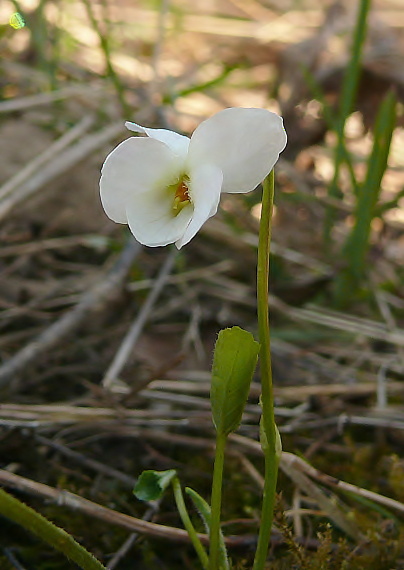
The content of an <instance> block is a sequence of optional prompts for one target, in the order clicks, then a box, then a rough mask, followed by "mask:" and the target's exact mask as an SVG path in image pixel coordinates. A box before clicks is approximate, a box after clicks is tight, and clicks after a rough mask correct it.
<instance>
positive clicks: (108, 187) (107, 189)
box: [100, 137, 182, 224]
mask: <svg viewBox="0 0 404 570" xmlns="http://www.w3.org/2000/svg"><path fill="white" fill-rule="evenodd" d="M181 169H182V161H181V160H179V159H178V157H177V156H176V155H174V154H173V153H172V151H171V150H170V149H169V148H168V147H167V146H166V145H165V144H163V143H161V142H159V141H157V140H154V139H146V138H136V137H131V138H129V139H127V140H126V141H124V142H122V143H121V144H120V145H118V146H117V147H116V149H115V150H113V151H112V152H111V154H109V155H108V156H107V158H106V160H105V162H104V165H103V167H102V176H101V180H100V194H101V202H102V205H103V207H104V210H105V212H106V214H107V216H108V217H109V218H111V220H113V221H114V222H118V223H120V224H126V223H127V221H128V220H127V217H126V204H127V202H128V200H130V199H131V198H132V197H133V196H134V195H135V196H136V195H138V194H140V193H142V192H146V191H148V190H149V189H150V188H151V187H153V186H156V185H157V184H158V183H159V182H160V183H161V184H162V183H163V181H164V182H165V184H169V183H170V182H171V181H172V180H173V179H174V178H175V176H176V175H177V174H178V173H179V172H180V171H181Z"/></svg>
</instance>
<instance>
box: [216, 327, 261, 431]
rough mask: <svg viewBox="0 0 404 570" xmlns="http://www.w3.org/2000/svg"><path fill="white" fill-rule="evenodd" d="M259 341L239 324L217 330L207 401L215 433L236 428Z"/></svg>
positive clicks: (252, 371) (245, 397)
mask: <svg viewBox="0 0 404 570" xmlns="http://www.w3.org/2000/svg"><path fill="white" fill-rule="evenodd" d="M259 348H260V345H259V344H258V342H256V341H255V340H254V337H253V336H252V334H251V333H249V332H247V331H245V330H243V329H241V328H240V327H232V328H231V329H224V330H222V331H220V333H219V336H218V339H217V341H216V346H215V352H214V356H213V366H212V385H211V391H210V401H211V405H212V415H213V423H214V425H215V427H216V430H217V432H218V433H222V434H225V435H228V434H229V433H230V432H232V431H234V430H236V429H237V428H238V426H239V425H240V422H241V416H242V414H243V410H244V407H245V404H246V401H247V398H248V393H249V390H250V383H251V379H252V376H253V374H254V370H255V367H256V364H257V359H258V352H259Z"/></svg>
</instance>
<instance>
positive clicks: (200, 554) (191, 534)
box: [171, 477, 209, 570]
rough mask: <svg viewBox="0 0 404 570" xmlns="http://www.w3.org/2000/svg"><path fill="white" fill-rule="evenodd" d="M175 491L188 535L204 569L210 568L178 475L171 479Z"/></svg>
mask: <svg viewBox="0 0 404 570" xmlns="http://www.w3.org/2000/svg"><path fill="white" fill-rule="evenodd" d="M171 484H172V487H173V491H174V498H175V503H176V505H177V509H178V513H179V515H180V517H181V520H182V523H183V525H184V527H185V529H186V531H187V532H188V536H189V538H190V540H191V542H192V544H193V547H194V548H195V551H196V553H197V555H198V558H199V561H200V563H201V564H202V567H203V569H204V570H208V567H209V559H208V555H207V554H206V552H205V549H204V547H203V545H202V543H201V541H200V540H199V537H198V535H197V533H196V530H195V528H194V525H193V524H192V521H191V519H190V518H189V515H188V511H187V508H186V506H185V502H184V497H183V495H182V490H181V484H180V481H179V479H178V477H174V478H173V479H172V481H171Z"/></svg>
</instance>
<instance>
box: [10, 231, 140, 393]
mask: <svg viewBox="0 0 404 570" xmlns="http://www.w3.org/2000/svg"><path fill="white" fill-rule="evenodd" d="M140 249H141V246H140V245H139V244H138V243H137V242H135V241H134V240H130V241H129V242H128V244H127V246H126V247H125V249H124V250H123V252H122V253H121V255H120V257H119V258H118V260H117V261H116V262H115V264H114V266H113V267H112V269H110V271H109V272H108V273H107V274H106V275H104V276H103V277H102V278H100V279H98V280H97V283H96V285H95V286H94V287H93V288H92V289H90V291H88V292H87V293H85V294H84V295H83V297H82V299H81V301H80V302H79V303H78V304H77V305H76V306H75V307H73V309H71V310H70V311H68V312H67V313H65V314H64V315H63V316H62V317H61V318H60V319H59V320H58V321H56V322H54V323H53V324H52V325H51V326H49V327H48V328H47V329H46V330H45V331H44V332H43V333H41V334H40V335H39V337H37V338H36V339H35V340H34V341H31V342H30V343H28V344H27V345H26V346H25V347H24V348H22V349H21V350H20V351H19V352H17V354H15V355H14V356H13V357H12V358H10V360H8V361H7V362H6V363H5V364H3V365H2V366H0V387H3V386H5V385H6V384H8V383H9V382H10V381H11V380H12V379H13V377H14V376H15V375H16V374H19V373H21V372H22V371H23V370H25V369H26V368H27V367H28V366H30V365H31V364H33V362H34V361H35V360H36V359H37V358H38V357H39V356H40V355H42V354H44V353H45V352H46V351H48V350H49V349H50V348H52V347H54V346H55V345H57V344H59V343H60V341H61V340H62V339H63V338H65V337H66V336H67V335H68V334H71V333H72V332H73V330H75V329H77V327H78V326H79V325H80V324H81V323H82V322H83V320H84V318H85V317H86V316H87V315H88V314H89V313H90V312H91V311H92V310H93V309H95V308H96V307H97V306H99V305H100V304H102V303H103V302H105V301H106V300H107V299H108V298H109V297H110V295H111V294H112V293H113V292H114V290H115V289H117V288H118V287H119V286H120V285H121V283H122V281H123V280H124V279H125V277H126V275H127V273H128V271H129V269H130V267H131V265H132V263H133V260H134V259H135V257H136V256H137V254H138V253H139V251H140Z"/></svg>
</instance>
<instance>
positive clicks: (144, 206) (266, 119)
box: [100, 108, 286, 248]
mask: <svg viewBox="0 0 404 570" xmlns="http://www.w3.org/2000/svg"><path fill="white" fill-rule="evenodd" d="M125 125H126V127H127V128H128V129H129V130H131V131H135V132H137V133H142V134H145V135H147V136H146V137H131V138H129V139H127V140H125V141H124V142H122V143H121V144H120V145H119V146H118V147H117V148H116V149H115V150H113V151H112V152H111V154H110V155H109V156H108V157H107V159H106V161H105V163H104V165H103V168H102V176H101V181H100V190H101V201H102V205H103V207H104V210H105V212H106V214H107V215H108V216H109V217H110V218H111V220H113V221H114V222H118V223H120V224H128V225H129V228H130V230H131V231H132V233H133V235H134V236H135V238H136V239H137V240H138V241H139V242H140V243H142V244H144V245H147V246H152V247H154V246H163V245H167V244H169V243H174V242H175V244H176V246H177V247H178V248H180V247H182V246H183V245H185V244H186V243H188V242H189V241H190V240H191V239H192V238H193V237H194V235H195V234H196V233H197V231H198V230H199V229H200V228H201V226H202V225H203V224H204V223H205V222H206V220H207V219H208V218H210V217H211V216H213V215H214V214H215V213H216V211H217V208H218V205H219V200H220V193H221V192H250V191H251V190H253V189H254V188H255V187H256V186H257V185H258V184H259V183H260V182H261V181H262V180H263V179H264V178H265V176H267V174H268V173H269V172H270V171H271V169H272V168H273V166H274V164H275V163H276V161H277V160H278V157H279V153H280V152H281V151H282V150H283V149H284V148H285V145H286V133H285V130H284V128H283V123H282V119H281V118H280V117H279V116H278V115H276V114H275V113H271V112H270V111H266V110H265V109H243V108H231V109H225V110H223V111H220V112H219V113H217V114H216V115H214V116H213V117H211V118H210V119H207V120H206V121H204V122H203V123H201V124H200V125H199V126H198V127H197V129H196V130H195V131H194V133H193V135H192V137H191V139H189V138H188V137H185V136H182V135H179V134H178V133H175V132H173V131H168V130H164V129H147V128H144V127H141V126H139V125H136V124H135V123H129V122H127V123H125Z"/></svg>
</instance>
